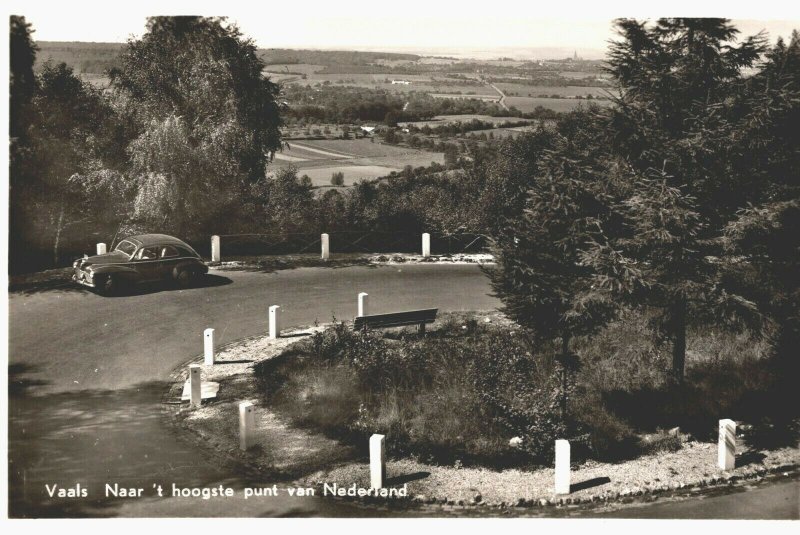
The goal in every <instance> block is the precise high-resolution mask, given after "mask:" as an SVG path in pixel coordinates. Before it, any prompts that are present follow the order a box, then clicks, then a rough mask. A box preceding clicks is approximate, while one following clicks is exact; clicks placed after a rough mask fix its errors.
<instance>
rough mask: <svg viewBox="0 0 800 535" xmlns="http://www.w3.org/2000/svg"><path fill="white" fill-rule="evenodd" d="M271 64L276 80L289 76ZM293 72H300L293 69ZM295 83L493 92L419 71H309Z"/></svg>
mask: <svg viewBox="0 0 800 535" xmlns="http://www.w3.org/2000/svg"><path fill="white" fill-rule="evenodd" d="M273 67H274V66H270V67H269V69H268V70H269V72H268V75H269V76H271V77H272V78H273V80H276V79H277V77H281V78H286V77H289V76H290V75H288V74H285V73H284V74H281V73H280V72H279V71H277V70H276V69H273ZM287 67H289V71H290V72H291V71H293V69H292V66H291V65H287ZM294 72H300V71H299V70H298V71H294ZM392 80H405V81H408V82H411V83H410V84H408V85H406V84H393V83H392ZM294 82H295V83H298V84H301V85H307V86H313V85H315V84H324V83H325V82H328V83H329V84H331V85H334V86H337V85H338V86H354V87H367V88H371V89H375V88H378V89H385V90H386V91H391V92H394V93H410V92H412V91H416V92H425V93H458V92H460V93H463V94H466V93H474V94H476V95H493V94H496V93H495V92H494V91H492V89H491V88H490V87H487V86H486V85H484V84H482V83H480V82H478V81H475V82H472V83H467V84H465V85H461V83H460V81H459V80H455V79H453V78H446V77H444V76H440V77H435V76H429V75H423V74H352V73H344V74H324V73H309V74H307V75H306V79H301V78H299V77H298V79H297V80H294Z"/></svg>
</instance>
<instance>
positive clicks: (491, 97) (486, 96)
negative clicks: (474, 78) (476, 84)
mask: <svg viewBox="0 0 800 535" xmlns="http://www.w3.org/2000/svg"><path fill="white" fill-rule="evenodd" d="M484 91H485V90H484ZM489 91H491V88H489ZM431 96H432V97H433V98H453V99H460V98H465V99H470V98H474V99H477V100H486V101H491V102H498V101H499V100H500V95H498V94H497V93H495V92H494V91H492V93H487V92H483V93H481V94H474V95H469V94H465V93H462V94H458V93H431Z"/></svg>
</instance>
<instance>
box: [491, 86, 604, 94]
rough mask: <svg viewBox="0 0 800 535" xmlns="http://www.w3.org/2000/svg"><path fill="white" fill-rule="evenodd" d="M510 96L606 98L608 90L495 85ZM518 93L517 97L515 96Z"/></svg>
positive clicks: (576, 87) (600, 88)
mask: <svg viewBox="0 0 800 535" xmlns="http://www.w3.org/2000/svg"><path fill="white" fill-rule="evenodd" d="M495 85H496V86H497V87H499V88H500V89H501V90H502V91H503V92H504V93H505V94H506V95H508V96H520V97H527V96H528V95H529V94H530V95H531V96H532V97H538V96H539V95H559V96H562V97H575V96H578V95H580V96H586V95H593V96H604V95H606V92H607V91H606V90H605V89H604V88H602V87H579V86H575V85H568V86H566V87H549V86H544V85H527V84H508V83H497V84H495ZM515 93H516V95H515Z"/></svg>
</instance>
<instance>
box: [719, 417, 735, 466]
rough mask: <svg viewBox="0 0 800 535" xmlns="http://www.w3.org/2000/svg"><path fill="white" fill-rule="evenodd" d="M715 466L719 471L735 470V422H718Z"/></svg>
mask: <svg viewBox="0 0 800 535" xmlns="http://www.w3.org/2000/svg"><path fill="white" fill-rule="evenodd" d="M717 466H718V467H719V469H720V470H733V469H734V468H736V422H734V421H733V420H720V421H719V449H718V451H717Z"/></svg>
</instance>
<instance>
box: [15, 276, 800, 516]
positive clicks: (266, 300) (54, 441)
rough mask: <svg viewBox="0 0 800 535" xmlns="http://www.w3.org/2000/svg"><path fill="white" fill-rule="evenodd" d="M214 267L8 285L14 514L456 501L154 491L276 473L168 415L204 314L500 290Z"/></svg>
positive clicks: (235, 482)
mask: <svg viewBox="0 0 800 535" xmlns="http://www.w3.org/2000/svg"><path fill="white" fill-rule="evenodd" d="M212 273H213V274H212V276H210V277H209V280H208V284H207V285H206V286H205V287H202V288H193V289H189V290H177V289H169V288H150V289H146V290H144V291H140V292H138V293H136V294H135V295H128V296H121V297H110V298H105V297H100V296H98V295H95V294H93V293H91V292H89V291H87V290H84V289H81V288H72V287H63V288H59V289H51V290H44V291H33V292H18V293H12V294H10V295H9V303H8V305H9V515H10V516H12V517H49V516H53V517H64V516H68V517H83V516H124V517H135V516H152V517H158V516H179V517H191V516H245V517H257V516H374V515H379V516H395V515H399V516H408V515H412V516H416V515H422V516H425V515H432V516H441V515H451V514H457V515H458V514H459V513H458V512H457V511H456V512H453V511H443V510H435V509H434V510H422V511H418V510H414V511H396V510H386V509H380V508H378V509H376V508H363V507H356V506H353V505H348V504H346V503H341V502H337V501H333V500H330V499H326V498H302V499H301V498H288V497H280V498H270V499H261V500H249V501H244V500H241V499H229V498H215V499H210V500H198V499H191V498H172V497H170V498H160V497H156V496H155V489H154V488H153V485H156V484H161V485H162V486H163V489H164V491H165V495H167V496H168V495H169V493H170V486H171V484H173V483H174V484H175V485H177V486H178V487H179V488H182V487H210V486H219V485H223V486H225V487H230V488H233V489H237V490H240V489H242V488H244V487H245V486H257V485H271V484H273V483H275V481H274V480H273V479H272V478H271V477H270V475H269V474H264V475H263V476H262V477H252V476H251V477H249V478H245V477H242V476H239V475H237V472H236V470H235V469H234V468H232V467H230V466H226V465H225V464H224V463H221V462H220V460H219V459H218V458H208V457H205V456H204V455H205V454H204V453H202V452H198V451H197V448H196V447H194V446H193V445H192V444H191V443H188V442H185V441H184V440H183V439H182V437H181V436H179V435H178V434H177V433H176V432H175V431H174V430H173V429H172V427H171V426H170V425H168V424H167V423H166V422H165V419H164V417H163V416H164V413H163V409H162V405H161V400H162V395H163V394H164V392H165V389H166V388H167V384H168V383H167V380H168V377H169V374H170V373H171V371H172V370H173V369H174V368H175V367H177V366H180V365H181V364H183V363H185V362H186V361H187V360H189V359H191V358H192V357H194V356H195V355H198V354H200V353H201V352H202V349H203V345H202V332H203V330H204V329H205V328H207V327H214V328H215V329H216V337H217V343H218V344H224V343H226V342H230V341H234V340H237V339H240V338H243V337H246V336H251V335H255V334H258V333H262V332H265V330H266V329H267V308H268V307H269V306H270V305H273V304H278V305H281V310H282V313H283V327H284V328H287V327H291V326H306V325H309V324H312V323H313V322H315V321H320V322H325V321H329V320H330V319H331V318H332V317H336V318H338V319H349V318H352V317H353V316H354V315H355V312H356V301H357V294H358V292H362V291H364V292H367V293H369V294H370V311H371V312H372V313H380V312H389V311H397V310H405V309H411V308H428V307H431V308H432V307H438V308H439V309H440V310H442V311H455V310H476V309H490V308H494V307H496V306H497V304H498V303H497V300H496V299H494V298H493V297H491V296H489V295H488V294H489V290H490V289H489V285H488V281H487V280H486V278H485V277H484V275H483V274H482V273H481V272H480V271H479V269H478V268H477V267H476V266H468V265H466V266H447V265H407V266H401V267H398V266H383V267H349V268H339V269H330V268H303V269H297V270H287V271H279V272H275V273H258V272H247V271H241V272H230V271H226V272H219V271H217V272H212ZM107 483H108V484H112V485H113V484H114V483H116V484H119V485H120V486H121V487H125V488H129V487H140V488H144V489H145V491H144V496H146V497H145V498H143V499H123V498H113V497H110V498H107V497H105V496H104V492H103V491H104V486H105V484H107ZM77 484H80V485H81V488H82V489H86V490H87V491H88V494H89V497H88V498H58V497H50V496H49V495H48V492H47V487H46V485H47V486H49V488H50V489H53V486H54V485H58V487H59V488H64V489H70V488H74V487H75V485H77ZM56 492H57V491H56ZM797 492H798V485H797V481H796V480H794V481H793V482H791V483H789V484H781V485H773V486H763V487H759V488H753V489H751V490H749V492H748V493H747V495H746V498H745V499H744V502H743V500H742V498H741V497H739V498H736V496H738V495H739V494H738V493H737V494H726V495H722V496H714V497H713V498H708V499H707V500H696V499H693V500H676V501H663V502H660V503H655V504H648V505H642V506H640V507H631V508H626V509H624V511H625V514H623V513H622V512H621V511H622V510H615V511H611V512H609V511H597V514H602V515H610V516H617V517H619V516H634V517H646V518H675V517H680V518H708V517H709V516H707V515H709V514H711V515H716V516H711V517H712V518H726V517H736V518H740V517H741V516H740V515H742V514H745V515H746V516H745V518H797ZM237 494H238V493H237ZM711 500H714V501H711ZM743 503H746V504H747V505H743ZM627 511H631V513H629V514H628V513H627ZM463 514H468V515H474V514H475V512H474V511H473V512H466V511H465V512H464V513H463ZM520 514H524V513H520ZM585 514H588V515H593V514H594V512H592V511H585ZM765 514H766V515H767V516H763V515H765ZM480 515H482V513H481V514H480ZM787 515H788V516H787ZM557 516H561V515H560V514H559V515H557ZM569 516H573V515H569Z"/></svg>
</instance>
